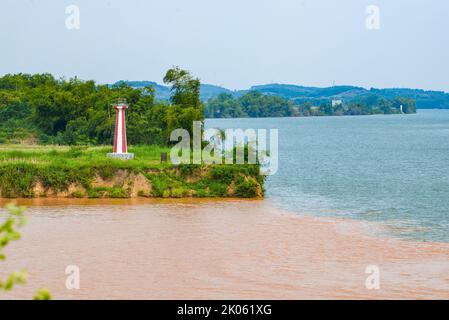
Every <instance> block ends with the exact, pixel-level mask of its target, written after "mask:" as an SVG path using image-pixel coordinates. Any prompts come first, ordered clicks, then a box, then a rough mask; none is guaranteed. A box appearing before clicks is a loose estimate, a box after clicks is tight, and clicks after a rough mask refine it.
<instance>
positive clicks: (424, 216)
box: [206, 110, 449, 242]
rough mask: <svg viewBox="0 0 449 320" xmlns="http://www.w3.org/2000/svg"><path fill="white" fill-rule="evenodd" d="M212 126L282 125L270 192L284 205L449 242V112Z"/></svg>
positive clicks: (416, 237) (226, 121) (212, 123)
mask: <svg viewBox="0 0 449 320" xmlns="http://www.w3.org/2000/svg"><path fill="white" fill-rule="evenodd" d="M206 126H207V127H213V128H242V129H246V128H254V129H258V128H273V129H278V130H279V170H278V172H277V173H276V174H275V175H273V176H269V177H268V179H267V183H266V190H267V193H266V196H267V199H268V200H269V201H272V202H273V203H274V204H276V205H277V206H279V207H281V208H285V209H288V210H290V211H294V212H297V213H299V214H308V215H319V216H337V217H348V218H353V219H362V220H369V221H380V222H382V224H383V225H384V226H385V230H386V231H387V232H388V233H390V234H392V235H396V236H400V237H404V238H409V239H414V240H420V241H443V242H449V110H419V111H418V113H417V114H415V115H375V116H352V117H351V116H347V117H309V118H263V119H262V118H261V119H210V120H207V121H206Z"/></svg>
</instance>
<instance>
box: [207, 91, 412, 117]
mask: <svg viewBox="0 0 449 320" xmlns="http://www.w3.org/2000/svg"><path fill="white" fill-rule="evenodd" d="M401 105H402V110H403V112H404V113H414V112H415V111H416V104H415V101H414V100H412V99H409V98H394V99H390V100H388V99H385V98H383V97H381V96H379V95H374V94H369V95H365V96H360V97H358V98H357V99H353V100H351V101H349V102H344V101H342V103H341V104H335V105H334V106H333V105H332V101H331V100H326V99H324V100H322V101H321V102H320V104H318V105H314V104H312V103H311V102H303V103H301V104H295V103H294V102H292V100H288V99H285V98H282V97H279V96H273V95H268V94H263V93H261V92H258V91H249V92H247V93H246V94H244V95H242V96H240V97H239V98H236V97H234V96H233V95H231V94H228V93H222V94H220V95H218V96H217V97H216V98H214V99H211V100H209V101H208V103H207V104H206V107H205V114H206V117H208V118H237V117H291V116H324V115H368V114H394V113H400V110H401V109H400V106H401Z"/></svg>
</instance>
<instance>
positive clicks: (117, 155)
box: [107, 153, 134, 160]
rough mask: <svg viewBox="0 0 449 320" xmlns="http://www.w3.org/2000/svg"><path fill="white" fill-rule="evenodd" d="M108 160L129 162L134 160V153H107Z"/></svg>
mask: <svg viewBox="0 0 449 320" xmlns="http://www.w3.org/2000/svg"><path fill="white" fill-rule="evenodd" d="M107 156H108V158H115V159H122V160H131V159H134V153H108V154H107Z"/></svg>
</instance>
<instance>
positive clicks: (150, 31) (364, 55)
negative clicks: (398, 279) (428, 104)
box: [0, 0, 449, 91]
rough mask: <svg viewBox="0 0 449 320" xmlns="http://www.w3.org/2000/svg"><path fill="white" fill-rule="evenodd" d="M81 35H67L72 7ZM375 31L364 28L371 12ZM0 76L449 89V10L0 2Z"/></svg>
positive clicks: (411, 3)
mask: <svg viewBox="0 0 449 320" xmlns="http://www.w3.org/2000/svg"><path fill="white" fill-rule="evenodd" d="M72 4H73V5H77V6H78V7H79V9H80V29H79V30H77V29H72V30H69V29H67V28H66V19H67V16H68V15H67V14H66V12H65V11H66V7H67V6H68V5H72ZM369 5H377V6H378V7H379V8H380V29H379V30H368V29H367V28H366V23H365V22H366V19H367V16H368V14H367V13H366V9H367V6H369ZM0 6H1V10H0V34H1V38H0V39H1V50H0V74H1V75H3V74H5V73H18V72H28V73H37V72H51V73H53V74H55V75H57V76H66V77H72V76H75V75H77V76H78V77H80V78H82V79H95V80H97V81H99V82H101V83H109V82H115V81H117V80H120V79H124V80H154V81H158V82H160V81H161V79H162V77H163V75H164V73H165V71H166V70H167V69H168V68H169V67H170V66H172V65H179V66H181V67H183V68H187V69H189V70H190V71H192V73H193V74H194V75H196V76H198V77H199V78H200V79H201V80H202V81H203V82H205V83H212V84H218V85H222V86H225V87H229V88H232V89H243V88H247V87H249V86H250V85H254V84H263V83H272V82H277V83H291V84H300V85H308V86H310V85H313V86H330V85H332V84H333V81H335V83H336V84H351V85H359V86H364V87H417V88H424V89H435V90H445V91H449V61H448V59H449V1H447V0H426V1H422V0H394V1H392V0H338V1H336V0H188V1H187V0H158V1H156V0H70V1H66V0H1V4H0Z"/></svg>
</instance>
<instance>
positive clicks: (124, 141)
mask: <svg viewBox="0 0 449 320" xmlns="http://www.w3.org/2000/svg"><path fill="white" fill-rule="evenodd" d="M122 152H123V153H127V152H128V150H127V147H126V127H125V110H122Z"/></svg>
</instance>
